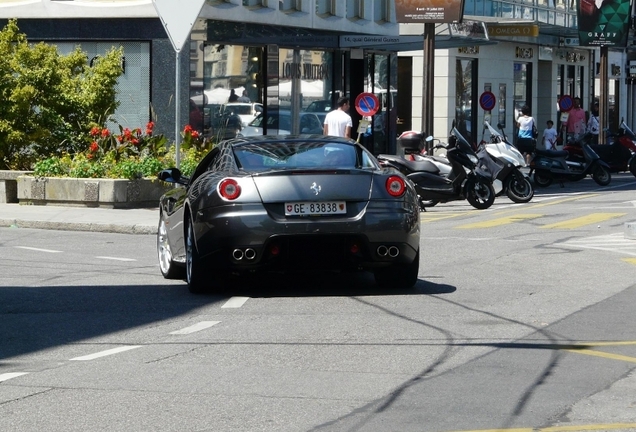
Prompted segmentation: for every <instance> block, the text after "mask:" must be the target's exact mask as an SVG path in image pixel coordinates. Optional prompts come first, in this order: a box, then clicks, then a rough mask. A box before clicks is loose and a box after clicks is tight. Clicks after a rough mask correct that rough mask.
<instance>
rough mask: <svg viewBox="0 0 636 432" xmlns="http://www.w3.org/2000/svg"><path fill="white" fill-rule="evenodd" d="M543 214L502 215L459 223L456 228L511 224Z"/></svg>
mask: <svg viewBox="0 0 636 432" xmlns="http://www.w3.org/2000/svg"><path fill="white" fill-rule="evenodd" d="M541 216H543V215H542V214H514V215H511V216H507V217H501V218H497V219H491V220H487V221H483V222H475V223H471V224H466V225H459V226H456V227H455V228H459V229H464V228H492V227H495V226H499V225H506V224H511V223H514V222H520V221H522V220H525V219H534V218H538V217H541Z"/></svg>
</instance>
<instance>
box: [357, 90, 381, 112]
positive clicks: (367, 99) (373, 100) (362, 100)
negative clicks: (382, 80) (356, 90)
mask: <svg viewBox="0 0 636 432" xmlns="http://www.w3.org/2000/svg"><path fill="white" fill-rule="evenodd" d="M355 106H356V111H358V114H360V115H361V116H372V115H375V113H377V112H378V109H379V108H380V101H379V100H378V98H377V96H376V95H374V94H373V93H360V94H359V95H358V97H357V98H356V102H355Z"/></svg>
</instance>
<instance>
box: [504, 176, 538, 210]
mask: <svg viewBox="0 0 636 432" xmlns="http://www.w3.org/2000/svg"><path fill="white" fill-rule="evenodd" d="M506 195H508V198H510V201H512V202H516V203H527V202H528V201H530V200H531V199H532V197H533V196H534V187H533V186H532V183H531V182H530V180H528V178H527V177H525V176H524V175H521V174H517V175H514V174H513V175H512V176H510V179H509V180H508V186H507V187H506Z"/></svg>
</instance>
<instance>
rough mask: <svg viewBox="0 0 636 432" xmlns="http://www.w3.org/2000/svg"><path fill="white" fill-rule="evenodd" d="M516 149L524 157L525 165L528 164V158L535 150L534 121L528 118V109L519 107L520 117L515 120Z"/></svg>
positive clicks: (525, 106)
mask: <svg viewBox="0 0 636 432" xmlns="http://www.w3.org/2000/svg"><path fill="white" fill-rule="evenodd" d="M517 128H518V132H517V149H519V151H520V152H521V153H523V154H525V155H526V163H528V164H529V163H530V157H531V156H532V153H533V152H534V150H535V146H536V143H535V140H534V138H535V137H534V134H533V130H534V129H535V123H534V119H533V118H532V117H531V116H530V107H529V106H527V105H524V106H523V107H521V115H520V116H519V118H518V119H517Z"/></svg>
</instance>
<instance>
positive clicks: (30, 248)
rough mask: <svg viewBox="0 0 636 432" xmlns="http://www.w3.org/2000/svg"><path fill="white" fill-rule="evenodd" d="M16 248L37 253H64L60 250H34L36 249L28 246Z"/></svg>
mask: <svg viewBox="0 0 636 432" xmlns="http://www.w3.org/2000/svg"><path fill="white" fill-rule="evenodd" d="M16 248H18V249H27V250H32V251H37V252H48V253H62V251H59V250H52V249H40V248H34V247H28V246H16Z"/></svg>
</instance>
